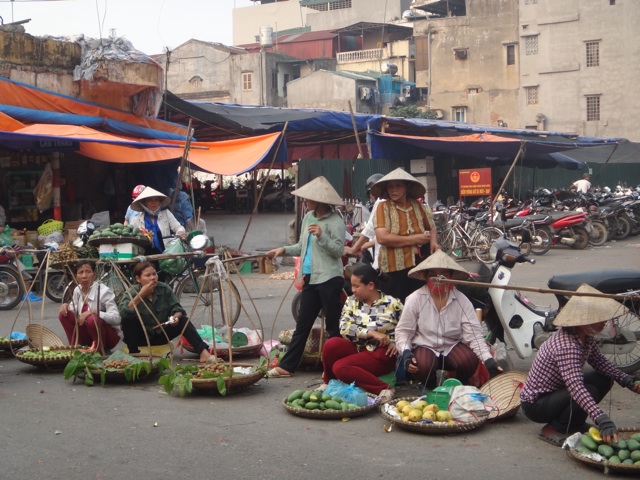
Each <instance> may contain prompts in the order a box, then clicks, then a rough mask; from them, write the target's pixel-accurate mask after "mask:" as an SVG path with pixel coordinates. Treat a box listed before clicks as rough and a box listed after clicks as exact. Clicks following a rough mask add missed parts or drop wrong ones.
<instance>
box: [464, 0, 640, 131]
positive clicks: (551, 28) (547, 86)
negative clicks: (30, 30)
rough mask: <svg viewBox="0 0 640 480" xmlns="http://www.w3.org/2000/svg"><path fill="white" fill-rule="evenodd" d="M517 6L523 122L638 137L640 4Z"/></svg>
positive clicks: (592, 1) (566, 0) (547, 1)
mask: <svg viewBox="0 0 640 480" xmlns="http://www.w3.org/2000/svg"><path fill="white" fill-rule="evenodd" d="M473 3H476V2H473ZM519 3H520V18H519V25H518V29H519V31H518V34H519V46H520V49H519V50H520V54H519V60H520V74H521V75H520V79H521V95H520V117H521V119H522V121H521V124H520V126H526V127H539V128H540V129H544V130H554V131H565V132H575V133H578V134H580V135H589V136H596V137H624V138H628V139H630V140H634V141H639V140H640V128H639V127H638V125H639V124H640V97H638V96H637V95H635V94H633V89H632V88H631V87H632V86H633V85H634V83H635V82H637V81H638V78H640V63H638V58H639V57H640V42H639V41H638V40H637V35H638V33H637V29H638V22H639V21H640V2H637V1H629V0H563V1H562V2H558V1H554V0H520V2H519Z"/></svg>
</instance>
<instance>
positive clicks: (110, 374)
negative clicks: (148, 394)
mask: <svg viewBox="0 0 640 480" xmlns="http://www.w3.org/2000/svg"><path fill="white" fill-rule="evenodd" d="M129 355H130V356H131V357H134V358H137V359H139V360H142V361H147V362H148V361H149V355H143V354H141V353H134V354H129ZM161 358H164V357H162V356H159V355H153V356H152V359H151V369H150V371H149V373H147V372H146V371H144V370H143V371H141V372H140V375H139V376H138V377H137V378H136V379H135V380H128V379H127V377H126V375H125V371H124V370H125V369H124V368H108V369H107V370H106V371H105V374H104V381H105V382H106V383H136V382H140V381H143V380H147V379H149V378H151V377H153V375H156V374H158V373H159V369H158V361H159V360H160V359H161ZM105 360H107V357H105V358H103V361H105ZM91 373H92V374H93V375H94V377H95V378H100V375H101V374H102V370H100V369H93V370H91Z"/></svg>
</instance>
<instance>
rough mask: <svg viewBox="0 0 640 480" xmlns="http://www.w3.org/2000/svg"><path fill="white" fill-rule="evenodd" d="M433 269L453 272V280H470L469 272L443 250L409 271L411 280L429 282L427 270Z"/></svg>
mask: <svg viewBox="0 0 640 480" xmlns="http://www.w3.org/2000/svg"><path fill="white" fill-rule="evenodd" d="M432 268H438V269H446V270H450V271H451V278H452V279H455V280H466V279H468V278H469V272H467V271H466V270H465V269H464V268H462V267H461V266H460V265H458V263H457V262H456V261H455V260H454V259H453V258H451V257H450V256H449V255H447V254H446V253H444V252H443V251H442V250H438V251H436V253H433V254H431V255H429V257H427V259H426V260H423V261H422V262H420V264H418V265H417V266H415V267H413V268H412V269H411V270H409V278H415V279H416V280H425V281H426V280H427V277H426V273H427V270H431V269H432Z"/></svg>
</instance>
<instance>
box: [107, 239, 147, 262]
mask: <svg viewBox="0 0 640 480" xmlns="http://www.w3.org/2000/svg"><path fill="white" fill-rule="evenodd" d="M98 252H99V253H100V258H104V257H109V258H113V259H114V260H131V259H132V258H133V257H136V256H138V255H140V254H141V253H144V250H143V248H142V247H140V245H135V244H133V243H105V244H103V245H100V248H99V249H98Z"/></svg>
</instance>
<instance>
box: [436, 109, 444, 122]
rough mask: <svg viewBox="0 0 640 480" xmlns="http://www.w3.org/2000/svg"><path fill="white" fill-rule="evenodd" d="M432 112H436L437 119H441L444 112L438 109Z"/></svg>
mask: <svg viewBox="0 0 640 480" xmlns="http://www.w3.org/2000/svg"><path fill="white" fill-rule="evenodd" d="M434 113H435V114H436V118H437V119H438V120H442V119H443V118H444V112H443V111H442V110H440V109H437V110H434Z"/></svg>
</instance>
